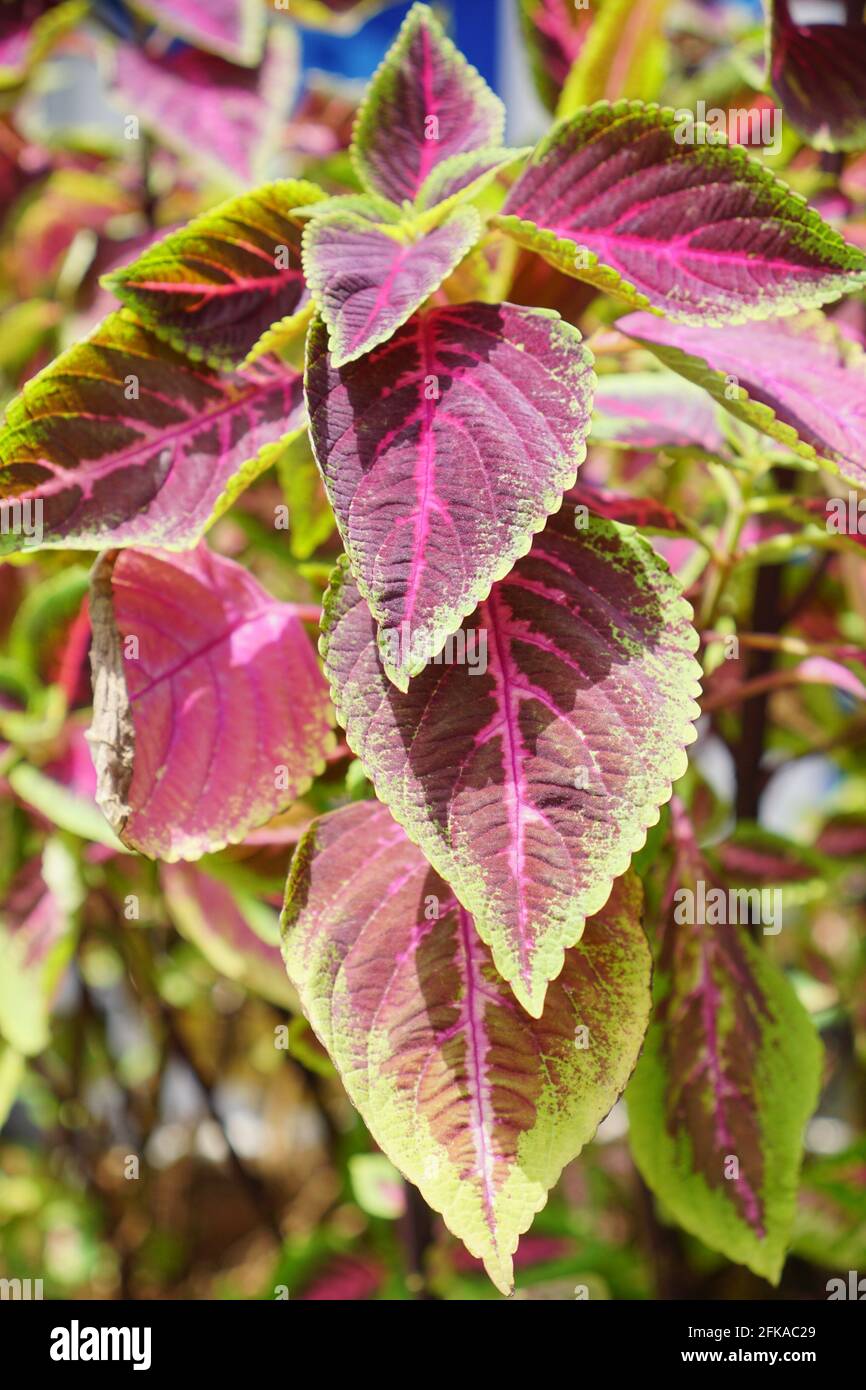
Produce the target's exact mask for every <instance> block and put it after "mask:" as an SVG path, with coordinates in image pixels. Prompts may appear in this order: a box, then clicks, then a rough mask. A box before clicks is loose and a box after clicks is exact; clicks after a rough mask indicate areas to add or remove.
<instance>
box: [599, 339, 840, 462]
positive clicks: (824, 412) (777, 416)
mask: <svg viewBox="0 0 866 1390" xmlns="http://www.w3.org/2000/svg"><path fill="white" fill-rule="evenodd" d="M617 327H618V328H620V329H621V330H622V332H624V333H628V334H630V335H631V336H632V337H634V338H637V339H638V340H639V341H640V342H642V343H645V344H646V346H647V347H648V348H650V349H651V350H652V351H653V352H654V353H655V354H656V356H657V357H659V358H661V360H662V361H663V362H664V363H665V364H666V365H667V366H669V367H672V368H673V369H674V371H677V372H680V373H681V374H682V375H683V376H685V377H688V379H689V380H690V381H694V382H696V383H697V384H698V385H699V386H702V387H703V388H704V389H705V390H706V391H708V392H709V393H710V394H711V395H712V396H714V397H715V399H716V400H717V401H718V402H719V404H720V405H723V406H724V407H725V408H726V409H727V410H729V411H730V412H731V414H733V415H736V416H738V418H739V419H741V420H745V421H746V422H747V423H748V424H750V425H753V426H754V427H755V429H759V430H763V431H764V433H766V434H769V435H772V436H773V438H774V439H778V440H780V441H781V443H783V444H785V445H787V447H788V448H790V449H793V450H794V451H795V452H796V453H798V454H800V455H802V456H803V457H805V458H808V459H814V458H815V457H816V456H817V457H818V458H819V459H821V460H823V461H824V462H826V463H829V464H830V465H831V466H833V470H834V472H839V473H841V474H842V475H843V477H846V478H848V479H850V481H851V482H853V483H856V484H858V485H859V486H863V485H864V483H866V353H864V351H863V349H862V348H861V347H859V345H858V344H857V343H855V342H854V341H852V340H851V339H850V338H846V337H844V336H843V335H842V334H841V333H840V332H839V330H838V329H837V328H836V327H835V326H834V324H833V322H832V321H831V320H830V319H827V318H824V316H823V315H821V314H818V313H812V314H802V315H799V316H797V317H796V318H792V319H771V320H770V321H769V322H767V323H758V324H749V325H748V327H743V328H740V327H730V328H691V327H688V326H686V325H685V324H678V323H670V322H668V321H667V320H664V319H658V318H656V317H654V316H652V315H650V314H629V315H627V317H626V318H623V319H620V320H619V322H618V324H617Z"/></svg>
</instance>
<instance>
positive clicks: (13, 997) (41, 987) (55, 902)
mask: <svg viewBox="0 0 866 1390" xmlns="http://www.w3.org/2000/svg"><path fill="white" fill-rule="evenodd" d="M70 871H71V872H72V874H73V875H74V874H75V872H76V871H75V867H74V864H71V856H70V855H69V851H68V850H67V849H66V847H65V846H63V845H61V844H60V842H59V841H53V840H52V841H49V842H48V844H47V845H46V847H45V850H44V851H43V854H42V856H41V858H39V859H33V860H30V861H29V862H28V863H26V864H25V865H24V866H23V868H22V869H20V870H19V872H18V874H17V875H16V877H15V878H14V879H13V881H12V883H11V884H10V886H9V888H8V891H7V893H6V895H5V901H4V904H3V911H2V913H0V1035H2V1037H3V1038H4V1039H5V1040H6V1042H7V1043H8V1044H9V1045H10V1047H11V1048H12V1049H13V1050H14V1051H15V1052H18V1053H23V1054H24V1056H35V1055H36V1054H37V1053H39V1052H42V1051H43V1050H44V1048H45V1047H47V1045H48V1042H49V1038H50V1028H49V1015H50V1006H51V1001H52V999H53V996H54V993H55V991H56V988H57V985H58V983H59V980H60V976H61V975H62V973H63V970H64V969H65V966H66V963H67V961H68V959H69V956H70V954H71V951H72V945H73V920H72V911H73V910H74V907H75V906H77V905H78V897H77V896H76V895H75V894H74V893H70V891H69V887H68V875H69V873H70Z"/></svg>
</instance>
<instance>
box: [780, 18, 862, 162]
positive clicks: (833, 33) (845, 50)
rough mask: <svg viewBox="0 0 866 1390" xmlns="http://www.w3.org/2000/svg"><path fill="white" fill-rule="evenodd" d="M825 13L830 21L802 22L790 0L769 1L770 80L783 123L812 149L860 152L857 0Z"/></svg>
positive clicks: (860, 39)
mask: <svg viewBox="0 0 866 1390" xmlns="http://www.w3.org/2000/svg"><path fill="white" fill-rule="evenodd" d="M840 8H841V9H842V11H843V13H842V22H841V23H840V22H838V21H839V13H838V11H839V9H840ZM826 9H827V12H828V17H830V18H831V20H833V21H835V22H831V23H828V24H821V23H808V24H801V23H798V22H797V21H796V20H795V19H794V18H793V16H792V14H791V7H790V4H789V0H772V3H771V5H770V10H771V15H770V55H769V76H770V81H771V82H772V84H773V90H774V91H775V93H776V95H777V96H778V98H779V100H780V101H781V103H782V108H783V110H784V113H785V117H786V119H787V120H789V121H790V122H791V124H792V125H794V126H796V127H797V129H798V130H800V131H802V133H803V134H804V135H805V137H806V139H807V140H808V141H809V143H810V144H811V145H814V146H816V147H817V148H818V149H819V150H859V149H863V148H864V147H866V78H864V73H866V17H864V13H863V5H862V4H861V3H860V0H842V5H841V6H835V5H827V6H826ZM812 13H813V14H816V11H815V10H814V9H813V10H812Z"/></svg>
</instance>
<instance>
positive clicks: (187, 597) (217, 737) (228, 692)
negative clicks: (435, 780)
mask: <svg viewBox="0 0 866 1390" xmlns="http://www.w3.org/2000/svg"><path fill="white" fill-rule="evenodd" d="M90 611H91V618H92V622H93V649H92V652H91V664H92V667H93V684H94V695H93V724H92V727H91V731H90V734H89V735H88V738H89V740H90V745H91V749H92V752H93V761H94V763H95V765H96V772H97V800H98V802H99V805H100V806H101V808H102V811H103V813H104V815H105V818H106V820H107V821H108V823H109V825H110V826H111V828H112V830H114V832H115V833H116V834H117V835H118V836H119V837H120V839H121V840H122V841H123V842H124V844H126V845H128V846H129V847H130V848H131V849H137V850H139V851H140V852H141V853H142V854H146V855H148V856H149V857H150V858H154V859H157V858H158V859H161V860H165V861H168V862H169V863H173V862H174V861H175V860H177V859H197V858H199V857H200V856H201V855H202V854H205V853H207V852H208V851H213V850H216V849H221V848H222V847H223V846H224V845H227V844H237V843H238V842H239V841H241V840H243V838H244V836H245V835H246V834H247V832H248V831H249V830H252V829H253V828H254V827H256V826H259V825H263V824H264V823H265V821H267V820H269V819H270V818H271V816H274V815H276V813H277V812H278V811H280V810H282V809H283V808H284V807H285V806H287V805H288V804H289V803H290V802H291V801H293V800H294V799H295V798H296V797H297V796H298V795H299V794H300V793H301V792H303V791H305V790H306V788H307V787H308V786H309V785H310V783H311V781H312V779H313V777H314V776H316V775H317V774H318V773H319V772H320V771H321V769H322V766H323V760H324V757H325V754H326V753H327V752H328V751H329V749H330V747H331V743H332V736H331V733H330V721H329V712H328V700H327V691H326V689H325V685H324V681H323V680H322V676H321V674H320V671H319V668H318V664H317V662H316V658H315V654H314V652H313V650H312V647H311V646H310V643H309V641H308V639H307V636H306V634H305V632H304V629H303V626H302V624H301V622H300V619H299V618H298V617H297V615H296V613H295V611H294V609H293V607H292V606H291V605H290V604H284V603H278V602H277V601H276V600H275V599H272V598H271V597H270V596H269V595H268V594H266V593H265V591H264V590H263V589H262V588H261V587H260V586H259V584H258V583H257V582H256V580H254V579H253V578H252V576H251V575H249V574H247V572H246V571H245V570H244V569H242V568H241V566H240V565H236V564H235V563H234V562H233V561H231V560H225V559H223V558H222V557H221V556H218V555H214V554H213V553H212V552H211V551H209V550H208V549H207V547H206V546H205V545H200V546H199V547H198V549H197V550H195V551H193V552H191V553H188V554H185V555H171V554H168V553H163V552H160V551H137V550H125V551H120V552H119V553H113V554H108V555H105V556H103V557H101V558H100V560H99V561H97V564H96V566H95V569H94V573H93V582H92V589H91V601H90Z"/></svg>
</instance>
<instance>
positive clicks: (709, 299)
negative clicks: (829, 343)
mask: <svg viewBox="0 0 866 1390" xmlns="http://www.w3.org/2000/svg"><path fill="white" fill-rule="evenodd" d="M683 125H685V126H686V129H685V130H683V132H682V134H683V135H684V137H686V138H683V139H682V140H681V139H680V138H678V137H679V135H680V129H679V128H680V127H682V126H683ZM689 135H690V128H689V127H688V123H686V122H682V121H680V120H679V119H678V117H677V114H676V113H675V112H673V111H670V110H662V109H659V108H658V107H655V106H645V105H643V104H642V103H641V102H636V101H632V102H630V101H618V102H614V103H612V104H611V103H607V102H596V104H595V105H594V106H591V107H585V108H583V109H582V110H581V111H580V112H579V113H578V114H577V115H576V116H574V117H573V118H572V119H571V120H568V121H564V122H561V123H560V124H559V125H557V126H555V127H554V129H553V131H552V132H551V134H550V135H549V136H548V137H547V138H546V139H545V140H543V141H542V142H541V144H540V145H539V147H538V149H537V150H536V152H535V154H534V155H533V157H532V159H531V160H530V162H529V164H528V166H527V167H526V169H525V170H524V172H523V173H522V174H521V176H520V178H519V179H518V180H517V182H516V183H515V185H514V187H513V188H512V190H511V192H510V194H509V195H508V198H507V200H506V202H505V205H504V208H503V215H502V216H501V217H497V218H495V219H494V220H495V222H496V224H497V225H498V226H500V227H502V229H503V230H504V231H506V232H508V233H509V234H510V235H511V236H513V237H514V238H515V239H516V240H517V241H518V242H519V243H520V244H521V245H524V246H527V247H528V248H529V249H530V250H536V251H538V252H539V253H540V254H541V255H543V256H544V257H545V258H546V259H548V260H550V261H551V263H552V264H554V265H556V266H557V267H558V268H559V269H561V270H566V271H568V272H569V273H571V274H573V275H576V276H577V277H578V279H581V278H583V279H588V280H589V281H590V282H591V283H593V284H595V285H597V286H598V288H599V289H602V290H605V291H608V292H611V293H614V294H617V295H618V296H619V297H620V298H623V299H625V300H626V301H627V302H629V303H631V304H633V305H635V306H636V307H642V306H644V307H645V306H647V305H650V304H651V305H653V306H654V307H655V308H656V309H659V310H661V311H663V312H664V313H665V314H668V315H670V316H671V317H673V318H677V319H681V320H683V321H684V322H687V323H695V324H713V323H742V322H744V321H745V320H747V319H765V318H768V317H770V316H771V315H773V314H785V313H792V312H793V311H794V310H795V309H798V308H799V309H805V308H813V307H816V306H817V305H820V304H824V303H827V302H828V301H829V300H832V299H837V298H838V297H839V296H840V295H841V294H843V293H845V291H846V290H856V289H857V288H858V287H860V286H862V285H863V283H864V282H866V257H864V255H863V253H862V252H860V251H858V250H856V249H855V248H854V247H852V246H848V245H847V244H846V242H845V241H844V240H843V239H842V237H841V236H840V235H839V234H838V233H837V232H835V231H834V230H833V229H832V228H830V227H829V226H827V224H826V223H824V222H822V220H821V218H820V217H819V216H818V214H817V213H816V212H814V211H813V210H812V209H811V208H809V207H807V206H806V204H805V202H804V201H803V200H802V199H801V198H799V197H798V196H797V195H796V194H794V193H792V192H791V191H790V189H788V188H787V187H786V186H785V184H783V183H782V182H781V181H780V180H778V179H777V178H776V177H775V176H774V175H773V174H772V173H771V172H770V171H769V170H768V169H767V168H765V167H764V166H763V165H761V164H759V163H758V162H757V160H754V159H751V158H750V156H749V155H747V154H746V152H745V151H744V150H743V149H741V148H739V147H734V146H729V145H726V144H698V143H696V142H695V140H694V137H693V135H692V136H691V138H689Z"/></svg>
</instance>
